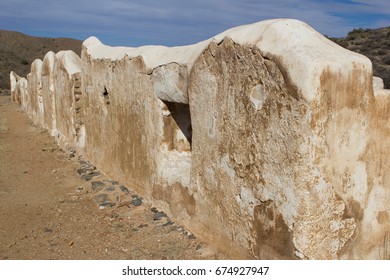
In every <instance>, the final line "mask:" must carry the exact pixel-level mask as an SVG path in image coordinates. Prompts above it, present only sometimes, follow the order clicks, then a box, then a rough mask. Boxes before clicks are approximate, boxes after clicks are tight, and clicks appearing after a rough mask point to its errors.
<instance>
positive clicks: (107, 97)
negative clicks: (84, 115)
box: [103, 87, 110, 105]
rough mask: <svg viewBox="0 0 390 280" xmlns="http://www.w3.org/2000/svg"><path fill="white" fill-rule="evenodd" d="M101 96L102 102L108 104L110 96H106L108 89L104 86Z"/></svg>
mask: <svg viewBox="0 0 390 280" xmlns="http://www.w3.org/2000/svg"><path fill="white" fill-rule="evenodd" d="M103 98H104V103H106V105H110V97H109V96H108V91H107V88H106V87H104V92H103Z"/></svg>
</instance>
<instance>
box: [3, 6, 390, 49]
mask: <svg viewBox="0 0 390 280" xmlns="http://www.w3.org/2000/svg"><path fill="white" fill-rule="evenodd" d="M271 18H295V19H299V20H302V21H304V22H306V23H308V24H309V25H311V26H312V27H313V28H314V29H316V30H317V31H319V32H320V33H322V34H326V35H329V36H333V37H342V36H345V35H346V34H347V33H348V31H350V30H352V29H353V28H359V27H361V28H376V27H384V26H390V0H271V1H265V0H190V1H184V0H181V1H180V0H64V1H63V0H59V1H58V0H0V29H5V30H14V31H20V32H23V33H26V34H30V35H34V36H45V37H72V38H76V39H80V40H85V39H86V38H88V37H89V36H92V35H94V36H97V37H98V38H99V39H100V40H102V41H103V42H104V43H105V44H108V45H124V46H140V45H147V44H157V45H167V46H174V45H186V44H192V43H196V42H198V41H201V40H204V39H207V38H210V37H212V36H214V35H216V34H218V33H220V32H222V31H224V30H226V29H228V28H231V27H234V26H238V25H242V24H248V23H253V22H257V21H261V20H265V19H271ZM0 43H1V42H0Z"/></svg>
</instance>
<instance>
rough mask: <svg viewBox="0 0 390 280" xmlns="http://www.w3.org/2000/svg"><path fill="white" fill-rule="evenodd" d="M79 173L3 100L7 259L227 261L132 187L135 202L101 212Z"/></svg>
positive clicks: (0, 238) (1, 202)
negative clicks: (215, 259) (140, 195)
mask: <svg viewBox="0 0 390 280" xmlns="http://www.w3.org/2000/svg"><path fill="white" fill-rule="evenodd" d="M79 168H80V163H79V162H78V160H77V159H76V158H73V159H71V160H70V159H69V158H67V155H66V153H65V152H64V151H61V150H60V149H59V148H58V146H57V145H56V144H55V142H54V140H53V138H52V137H50V136H49V135H48V133H47V132H45V131H43V130H41V129H39V128H36V127H34V126H33V125H32V124H31V122H30V121H29V120H28V118H27V116H26V115H25V114H24V113H23V112H21V110H20V109H19V106H18V105H17V104H12V103H11V102H10V97H9V96H0V260H1V259H214V258H219V259H220V258H224V257H223V256H222V255H216V254H214V253H213V251H212V250H211V249H210V248H209V246H207V245H206V244H203V243H200V242H199V241H198V240H197V239H196V238H195V237H194V236H193V235H190V234H189V233H187V232H185V231H184V230H183V229H182V228H181V227H180V226H178V225H176V224H174V223H173V222H170V221H169V219H168V218H167V217H164V215H160V214H161V213H158V212H157V211H156V210H154V209H151V205H150V203H148V202H147V201H144V200H143V201H141V200H140V199H138V197H137V195H136V194H133V193H132V191H131V189H130V188H129V191H130V195H132V196H130V197H135V198H136V200H135V202H136V203H132V204H129V203H126V204H122V205H119V207H118V204H117V205H116V206H114V207H105V208H104V209H99V207H98V206H97V204H96V199H95V202H94V199H91V197H92V196H93V195H95V197H96V193H94V191H97V190H96V189H94V188H92V187H91V181H93V180H91V181H87V182H86V181H85V180H83V179H81V177H80V176H79V175H78V174H77V172H76V170H77V169H79ZM104 179H107V178H99V177H97V178H94V180H95V181H96V180H99V182H102V181H103V182H104ZM95 186H96V183H95ZM133 202H134V201H133ZM100 208H103V207H100ZM152 210H154V212H153V211H152Z"/></svg>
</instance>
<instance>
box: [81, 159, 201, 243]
mask: <svg viewBox="0 0 390 280" xmlns="http://www.w3.org/2000/svg"><path fill="white" fill-rule="evenodd" d="M77 173H78V174H79V175H80V176H81V178H82V179H83V180H85V181H86V182H90V186H91V189H92V191H93V192H94V194H93V195H92V201H93V202H95V203H96V205H97V206H98V207H99V209H105V208H108V207H109V208H113V207H122V206H127V207H129V208H130V207H131V206H133V207H139V206H141V205H142V204H143V198H142V197H141V196H139V195H138V194H136V193H134V192H133V191H130V190H129V189H128V188H127V187H125V186H124V185H123V184H121V183H120V182H118V181H115V180H111V179H102V180H98V179H100V177H103V174H102V173H101V172H100V171H99V170H97V169H96V167H95V166H94V165H93V164H91V163H90V162H89V161H86V160H82V159H80V160H79V168H78V169H77ZM83 188H84V186H80V187H79V190H78V191H82V190H83ZM130 205H131V206H130ZM150 210H151V211H152V212H153V220H154V221H165V223H163V224H162V225H161V226H162V227H166V226H174V227H175V228H176V229H177V230H178V231H179V232H180V233H182V234H185V235H187V236H188V238H189V239H192V240H196V236H195V235H194V234H192V233H190V232H188V231H186V230H185V229H184V228H183V227H181V226H176V225H175V223H174V222H173V221H171V220H170V219H169V218H168V216H167V215H166V214H165V213H164V212H162V211H159V210H158V209H157V208H155V207H151V208H150ZM201 248H202V247H201V245H200V244H198V245H197V247H196V250H199V249H201Z"/></svg>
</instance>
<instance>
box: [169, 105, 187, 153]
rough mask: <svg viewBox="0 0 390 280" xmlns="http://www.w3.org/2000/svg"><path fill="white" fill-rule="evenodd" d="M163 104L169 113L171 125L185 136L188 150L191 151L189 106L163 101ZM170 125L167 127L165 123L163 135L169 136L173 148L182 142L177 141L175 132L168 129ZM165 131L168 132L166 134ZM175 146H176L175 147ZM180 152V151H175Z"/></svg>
mask: <svg viewBox="0 0 390 280" xmlns="http://www.w3.org/2000/svg"><path fill="white" fill-rule="evenodd" d="M163 102H164V104H165V105H166V106H167V108H168V110H169V112H170V117H172V119H173V123H174V124H175V125H174V126H175V127H176V130H177V129H180V131H181V132H182V134H183V135H184V136H185V138H186V140H187V142H188V144H187V145H188V146H189V150H191V143H192V125H191V114H190V106H189V105H188V104H182V103H174V102H168V101H163ZM170 126H172V125H168V124H167V123H166V128H165V134H169V135H171V136H170V138H171V139H170V141H172V144H173V148H174V149H177V148H175V147H176V146H177V145H179V142H181V141H182V140H180V139H177V138H176V137H177V136H176V135H177V133H174V132H175V131H172V129H173V128H172V127H171V128H169V127H170ZM167 130H170V132H169V133H168V131H167ZM176 144H177V145H176ZM177 150H181V149H177Z"/></svg>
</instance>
